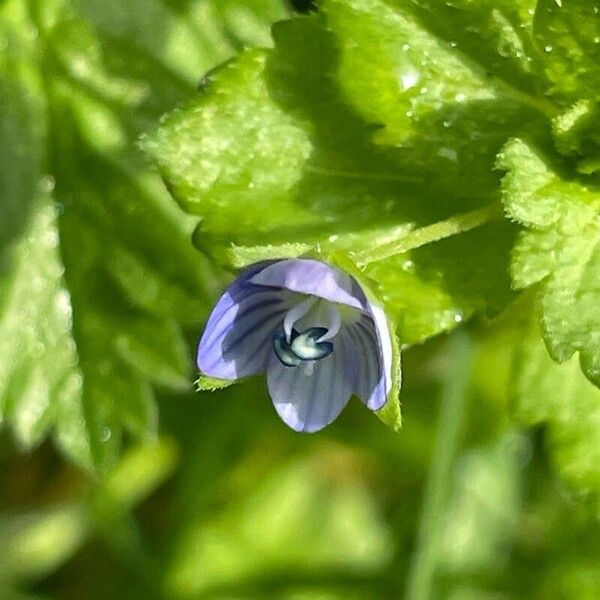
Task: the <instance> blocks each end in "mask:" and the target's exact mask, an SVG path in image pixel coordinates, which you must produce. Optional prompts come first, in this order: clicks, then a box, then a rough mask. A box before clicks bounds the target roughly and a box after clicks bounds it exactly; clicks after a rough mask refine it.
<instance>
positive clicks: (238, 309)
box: [198, 279, 292, 380]
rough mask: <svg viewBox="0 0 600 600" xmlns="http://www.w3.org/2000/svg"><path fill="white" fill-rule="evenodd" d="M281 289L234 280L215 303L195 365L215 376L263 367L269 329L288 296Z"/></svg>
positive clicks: (277, 320)
mask: <svg viewBox="0 0 600 600" xmlns="http://www.w3.org/2000/svg"><path fill="white" fill-rule="evenodd" d="M290 296H291V295H290V294H286V293H285V292H283V291H282V290H277V289H272V288H265V287H262V286H256V285H252V284H251V283H248V282H247V281H243V280H242V281H240V280H239V279H238V280H236V281H235V282H234V283H233V284H232V285H231V286H230V288H229V289H228V290H227V291H226V292H225V293H224V294H223V296H221V299H220V300H219V302H218V303H217V305H216V306H215V308H214V310H213V312H212V314H211V315H210V317H209V319H208V323H207V325H206V328H205V330H204V334H203V336H202V339H201V340H200V344H199V346H198V368H199V369H200V371H201V372H202V373H204V374H205V375H209V376H210V377H216V378H218V379H230V380H231V379H239V378H240V377H247V376H248V375H254V374H256V373H260V372H261V371H265V370H266V368H267V365H268V359H269V356H270V354H271V352H272V336H273V333H275V331H276V330H277V329H278V328H279V327H280V326H281V323H282V322H283V318H284V316H285V313H286V312H287V311H288V310H289V308H290V306H291V304H292V299H291V297H290Z"/></svg>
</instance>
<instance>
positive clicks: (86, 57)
mask: <svg viewBox="0 0 600 600" xmlns="http://www.w3.org/2000/svg"><path fill="white" fill-rule="evenodd" d="M159 4H160V3H155V4H154V6H155V7H156V6H158V5H159ZM4 8H5V7H3V9H4ZM129 8H130V7H122V10H123V11H124V12H125V13H126V12H127V10H128V9H129ZM163 8H164V7H163ZM115 10H117V12H118V10H119V9H115ZM6 11H7V12H6V14H8V15H18V16H19V19H22V20H23V23H20V25H19V28H17V31H19V32H22V31H29V29H27V28H32V27H34V25H35V27H37V30H36V31H38V32H39V35H36V36H35V37H27V41H28V43H27V44H23V46H24V47H26V48H27V50H28V52H29V54H23V53H22V55H19V60H21V61H22V62H23V65H25V66H23V67H22V70H23V72H24V73H26V74H28V76H27V77H25V76H21V75H22V74H21V71H19V70H18V69H20V68H21V66H22V65H21V63H20V62H18V61H13V62H10V63H9V62H8V61H7V64H9V65H10V66H11V69H10V70H9V71H8V73H9V80H8V81H9V83H10V85H12V86H13V87H12V88H10V89H11V90H13V91H11V94H13V92H14V97H12V98H11V102H12V101H14V102H16V103H17V104H18V106H17V105H15V107H16V108H18V107H20V108H19V110H20V111H21V112H22V113H23V115H24V114H26V113H27V111H28V110H29V100H28V99H27V100H25V99H24V98H25V96H26V94H31V93H32V90H33V91H35V92H36V93H39V92H40V90H42V91H43V93H44V94H45V98H43V101H40V102H39V105H40V106H44V105H45V107H46V108H47V111H48V112H47V114H46V115H43V114H42V117H40V118H42V119H47V120H49V121H50V124H51V126H50V128H49V137H48V138H47V139H43V133H44V126H43V123H39V124H38V122H37V120H36V119H38V116H37V115H36V116H31V115H30V116H29V117H27V118H25V117H23V115H21V114H20V113H18V112H16V111H12V110H7V111H4V112H3V119H4V120H3V122H2V124H1V125H2V127H3V128H4V130H5V131H6V132H8V134H10V135H8V138H9V139H12V137H14V135H17V134H18V135H19V136H20V140H18V143H15V144H14V147H13V148H12V150H11V152H13V154H14V157H13V158H15V157H17V158H18V159H19V163H18V166H19V168H14V166H13V167H12V171H11V172H9V171H8V170H7V171H6V176H7V177H8V176H10V177H12V178H13V180H15V181H16V178H18V177H20V178H21V181H22V183H23V185H22V190H25V191H26V193H25V191H20V192H19V194H18V195H19V198H18V200H19V203H20V206H19V207H18V208H19V211H21V212H20V213H19V214H22V215H23V218H25V217H26V216H27V210H26V207H27V204H28V203H31V204H32V206H34V207H35V211H34V213H33V214H32V215H31V217H30V218H29V223H28V229H27V232H26V234H25V236H24V237H23V239H22V240H21V241H20V242H19V243H18V244H17V246H16V248H15V252H14V268H13V269H11V270H10V271H7V274H6V276H5V277H3V278H2V279H0V332H1V334H2V335H1V336H0V338H1V339H0V355H1V356H2V359H3V360H2V365H1V366H0V419H1V422H2V423H4V424H5V425H8V426H9V427H10V428H11V429H12V431H13V433H14V435H15V436H16V438H17V440H18V442H19V443H20V445H21V446H22V447H23V448H28V449H29V448H32V447H34V446H35V445H37V444H39V443H40V442H41V441H42V440H43V438H44V437H45V436H46V435H47V434H53V435H54V437H55V439H56V441H57V444H58V445H59V447H60V448H61V449H62V450H63V451H64V452H65V454H67V456H68V457H69V458H70V459H71V460H73V461H74V462H75V463H77V464H78V465H80V466H82V467H84V468H89V469H101V470H105V469H106V468H108V467H109V466H110V465H111V464H112V463H114V461H115V460H116V456H117V453H118V450H119V447H120V442H121V439H122V437H123V436H124V435H127V436H131V437H134V438H138V439H146V438H148V437H153V436H154V435H155V434H156V428H157V408H156V405H155V401H154V390H153V387H154V386H155V385H159V386H167V387H168V388H171V389H175V390H183V389H186V388H188V387H191V384H192V379H191V369H190V366H191V360H190V359H191V352H190V351H189V349H188V347H187V345H186V344H185V342H184V337H183V333H182V325H184V324H187V325H190V324H192V325H194V326H197V325H198V324H199V323H200V322H201V321H202V319H203V318H204V317H205V315H206V312H207V310H208V308H209V298H211V297H212V294H214V292H215V291H216V289H217V286H218V285H219V278H218V277H216V276H215V275H214V273H213V270H212V269H211V268H210V267H209V266H208V263H207V261H206V260H205V259H204V258H203V257H202V256H201V255H199V254H198V253H197V252H196V251H195V250H194V249H193V248H192V247H191V244H190V243H189V236H190V235H191V232H192V230H193V223H192V222H190V220H189V219H188V218H186V217H185V216H183V215H182V214H181V213H180V212H179V211H178V210H177V208H176V207H175V206H173V203H172V202H171V200H170V198H169V197H168V195H167V194H166V192H165V190H164V188H163V187H162V185H161V183H160V180H159V178H157V177H156V175H155V174H153V173H152V172H151V170H150V169H149V168H148V165H147V164H146V163H145V161H144V160H143V157H142V156H141V153H139V152H138V151H137V150H136V148H135V146H134V144H135V140H136V138H137V136H138V135H139V134H140V132H141V130H142V129H143V128H144V127H147V126H148V124H149V123H151V122H154V121H155V120H156V119H158V117H159V115H160V114H161V113H162V112H164V110H165V109H166V108H167V107H171V106H173V104H174V103H176V102H177V101H179V100H180V99H181V98H182V97H183V96H184V95H185V94H187V93H190V91H191V90H192V89H193V87H192V85H190V84H188V83H187V82H185V81H184V80H183V79H182V76H181V73H177V72H176V67H175V66H174V63H173V62H169V60H167V58H168V57H166V55H164V54H160V53H159V54H156V55H153V54H152V53H150V52H148V48H146V47H144V46H143V45H136V44H135V43H133V42H134V40H129V39H127V35H125V34H123V31H125V30H122V31H121V34H123V35H121V34H119V33H118V31H116V30H113V31H111V32H108V31H107V30H106V29H105V28H104V26H105V25H106V23H105V22H103V23H99V22H95V25H96V26H97V27H98V29H97V30H95V29H94V28H93V27H90V25H89V23H87V22H86V21H84V20H83V19H81V17H80V15H79V14H78V13H77V12H76V11H75V9H74V8H73V5H71V3H68V2H64V1H63V0H51V1H50V2H46V3H37V4H36V6H35V8H34V9H32V10H31V12H26V11H21V10H20V9H18V8H15V6H14V5H13V4H12V3H10V4H8V5H7V6H6ZM159 12H160V11H159ZM171 14H172V17H173V21H172V22H171V24H172V25H173V28H174V29H176V30H181V28H180V25H181V27H182V28H183V29H185V27H187V25H185V26H183V25H182V23H183V20H185V19H187V17H185V18H184V17H183V16H182V15H180V14H179V13H178V12H177V11H173V12H172V13H171ZM4 16H5V13H2V12H0V27H4V25H5V23H4V21H3V19H4ZM113 17H114V14H113V15H112V16H111V17H110V19H109V21H110V23H111V24H112V25H114V26H117V29H118V27H121V26H123V25H124V22H121V23H120V25H118V24H117V23H116V20H115V19H113ZM11 18H12V17H11ZM30 18H34V19H35V22H34V23H33V22H31V21H30V20H29V19H30ZM178 19H180V20H179V21H178ZM100 20H101V19H100ZM187 22H188V21H186V23H187ZM132 26H133V25H132ZM178 28H180V29H178ZM2 31H3V30H2ZM98 32H100V33H98ZM171 33H172V32H171ZM24 39H25V38H24ZM146 39H147V38H146ZM171 41H173V40H171ZM173 43H174V44H175V45H176V46H177V47H178V48H179V50H181V48H182V46H181V39H179V41H177V42H173ZM167 46H168V44H167V43H166V42H165V46H164V47H162V48H163V49H166V50H165V51H166V52H167V54H168V51H170V50H173V48H172V47H168V48H167ZM9 49H11V52H12V46H9ZM155 49H156V50H157V51H158V50H159V49H160V48H159V45H157V46H156V47H155ZM177 51H178V50H177V48H176V49H175V52H177ZM231 51H232V49H231V47H229V50H228V51H227V52H229V53H231ZM215 52H217V55H218V56H222V57H226V56H227V55H228V54H227V52H225V51H223V54H219V52H220V50H219V49H218V48H215ZM163 59H164V60H163ZM202 60H204V58H203V59H202ZM3 65H4V62H3V61H0V66H3ZM169 69H172V70H169ZM0 71H1V69H0ZM41 74H43V76H42V75H41ZM0 75H3V73H0ZM17 75H18V76H17ZM199 75H200V73H199V74H198V76H199ZM0 79H2V78H1V77H0ZM13 80H14V81H13ZM17 81H18V82H19V85H22V86H23V89H24V90H25V92H23V94H17V93H16V92H15V90H16V89H17V87H16V85H17V84H14V82H17ZM21 81H22V82H23V83H22V84H21V83H20V82H21ZM13 84H14V85H13ZM38 84H39V88H38V87H36V86H37V85H38ZM42 84H43V85H42ZM42 88H43V89H42ZM1 91H2V90H1V89H0V93H1ZM35 100H36V102H37V97H36V98H35ZM3 101H4V99H3ZM35 108H36V109H37V104H36V105H35ZM28 119H29V121H28ZM26 126H27V127H37V133H36V136H35V138H34V137H32V136H31V135H29V132H28V130H27V129H26ZM11 128H12V129H11ZM17 128H20V129H19V131H18V132H17V133H14V132H15V131H17ZM24 143H29V144H30V146H31V147H30V148H28V154H27V156H28V157H29V158H30V161H29V163H28V162H27V161H26V160H25V157H24V155H23V152H22V146H21V144H24ZM46 143H47V146H48V148H50V149H51V151H50V152H49V153H48V155H47V156H46V158H45V164H46V167H45V168H46V169H47V170H48V172H49V173H51V174H52V176H51V177H47V178H44V179H42V185H41V186H39V190H40V191H39V192H38V182H39V179H40V176H39V169H40V167H39V165H38V164H37V163H39V162H40V158H39V157H40V156H41V155H42V154H43V152H42V150H43V146H42V144H46ZM36 144H37V146H36ZM12 162H14V160H13V161H12ZM30 167H31V168H30ZM27 169H29V170H27ZM32 169H33V170H32ZM0 177H4V173H3V172H2V171H1V168H0ZM6 183H7V186H6V187H7V189H13V188H14V189H16V187H15V186H12V187H11V185H8V182H6ZM34 192H35V194H36V195H37V197H32V194H33V193H34ZM50 196H52V197H50ZM15 197H16V196H15ZM16 232H17V229H15V234H14V235H16Z"/></svg>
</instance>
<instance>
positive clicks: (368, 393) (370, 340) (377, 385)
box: [345, 315, 391, 410]
mask: <svg viewBox="0 0 600 600" xmlns="http://www.w3.org/2000/svg"><path fill="white" fill-rule="evenodd" d="M381 333H382V335H384V334H386V333H387V335H388V336H389V331H388V330H387V322H386V330H385V331H383V332H381ZM345 335H346V336H347V337H348V338H349V339H350V342H351V347H352V350H353V358H352V363H353V364H354V365H355V378H354V381H353V384H354V385H353V392H354V393H355V394H356V395H357V396H358V397H359V398H360V399H361V400H362V401H363V403H364V404H366V405H367V407H368V408H370V409H371V410H378V409H380V408H381V407H382V406H383V405H384V404H385V402H386V399H387V394H388V392H389V389H390V387H391V356H390V376H387V375H386V363H385V357H384V350H383V344H382V341H381V339H380V336H379V332H378V331H377V326H376V323H375V321H374V319H373V318H372V317H368V316H366V315H363V316H362V317H361V318H360V320H359V321H357V322H356V323H354V324H352V325H349V326H348V327H346V329H345ZM388 385H389V387H388Z"/></svg>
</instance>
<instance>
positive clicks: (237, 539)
mask: <svg viewBox="0 0 600 600" xmlns="http://www.w3.org/2000/svg"><path fill="white" fill-rule="evenodd" d="M310 5H311V3H309V2H304V3H296V8H297V9H300V10H309V9H310V8H311V7H310ZM292 11H293V8H292V7H291V6H289V5H287V4H283V3H282V2H279V1H278V0H214V1H213V0H129V1H127V2H113V1H112V0H71V1H68V0H2V1H0V110H1V111H2V112H1V114H0V136H1V139H2V144H1V146H0V186H1V188H0V203H1V204H0V210H1V219H0V252H1V254H0V420H1V421H2V423H3V424H4V427H3V428H2V433H0V469H1V471H0V472H1V476H0V541H1V548H2V551H1V552H0V598H1V599H2V600H4V599H7V600H9V599H23V600H25V599H32V600H33V599H45V598H47V599H50V598H61V599H73V600H75V599H87V598H89V599H104V598H106V599H120V598H128V599H129V598H144V599H148V598H165V599H174V600H178V599H188V598H190V599H193V598H198V599H200V598H207V599H208V598H211V599H221V598H222V599H225V598H227V599H238V598H282V599H290V600H292V599H298V600H299V599H307V600H312V599H314V600H328V599H337V598H340V599H342V598H343V599H351V598H361V599H362V598H365V599H368V598H373V599H386V598H402V597H409V598H419V599H420V598H434V597H440V598H452V599H453V600H462V599H464V600H467V599H488V598H489V599H499V598H541V599H546V598H547V599H553V600H554V599H557V598H565V599H574V600H586V599H595V598H598V597H600V527H599V526H598V521H597V507H596V506H594V504H593V503H592V502H591V501H590V500H589V499H587V498H585V497H582V498H579V497H576V496H575V495H574V494H573V493H572V492H571V491H569V490H567V489H566V488H565V486H564V484H563V483H562V481H561V480H559V479H558V478H557V476H556V465H555V462H554V459H552V460H550V459H549V455H548V453H547V439H548V436H549V435H552V432H551V431H548V430H547V428H546V427H543V426H537V427H534V428H532V429H529V430H527V431H521V430H517V429H516V428H515V426H514V425H513V424H511V422H510V420H509V418H508V417H507V415H508V414H509V413H510V412H511V405H510V403H511V400H510V398H511V386H512V385H513V383H514V382H512V381H511V364H512V363H513V362H514V361H515V360H516V361H518V360H520V358H519V356H518V355H517V354H515V351H514V350H513V349H514V348H515V347H517V346H518V344H515V339H518V340H519V341H520V342H522V345H524V346H526V345H528V344H529V345H530V346H531V345H533V346H534V348H533V349H531V350H530V351H531V352H532V353H538V354H539V355H540V358H539V362H543V361H544V360H549V359H548V358H547V357H546V355H545V354H544V353H543V350H540V348H541V343H540V342H538V341H537V340H536V341H532V342H528V341H527V340H521V338H520V337H518V336H520V335H521V333H520V331H521V330H520V329H519V330H516V329H515V328H514V327H513V325H514V315H513V317H512V318H511V320H510V321H509V322H507V321H506V320H505V321H502V320H500V321H498V322H496V323H494V324H493V325H490V324H487V323H482V322H474V323H471V324H469V326H467V327H465V328H464V330H462V331H461V332H460V333H455V334H452V335H449V336H446V337H443V338H436V339H434V340H432V341H429V342H427V343H425V344H423V345H421V346H416V347H414V348H411V349H410V350H408V351H407V352H406V353H405V354H404V359H403V360H404V373H405V376H404V388H403V391H402V404H403V420H404V426H403V430H402V432H401V433H400V434H399V435H396V434H394V433H393V432H391V430H388V429H387V428H386V427H385V426H384V425H383V424H382V423H380V422H379V421H378V419H376V418H373V417H371V416H370V415H369V414H367V411H366V410H365V409H364V407H362V406H360V405H359V403H358V402H354V401H353V402H351V404H350V406H349V408H348V409H347V410H346V411H345V412H344V413H343V414H342V416H341V417H340V418H339V419H338V421H337V422H336V423H334V424H333V425H332V426H330V427H329V428H327V429H326V430H325V431H324V432H322V433H320V434H318V435H314V436H303V435H298V434H295V433H294V432H292V431H290V430H288V429H287V428H286V427H284V426H283V425H282V424H281V422H280V421H279V420H278V418H277V416H276V415H275V413H274V411H273V410H272V408H271V406H270V402H269V401H268V399H267V396H266V391H265V389H264V382H263V381H262V380H261V379H260V378H259V379H256V380H255V379H253V380H250V381H248V382H246V383H244V384H242V385H238V386H233V387H231V388H229V389H227V390H222V391H217V392H213V393H202V394H197V393H194V392H193V391H192V390H191V381H193V378H194V368H193V350H194V345H195V342H196V340H197V337H198V335H199V332H200V329H201V326H202V323H203V321H204V319H205V318H206V316H207V314H208V311H209V309H210V307H211V304H212V303H213V302H214V300H215V298H216V297H217V295H218V293H219V291H220V290H221V289H222V286H223V284H224V282H225V278H224V274H223V273H222V272H221V271H219V269H218V268H216V267H214V266H211V264H210V263H209V262H208V261H207V260H206V259H205V258H203V256H202V255H201V254H200V253H199V252H198V251H196V250H195V249H194V248H193V247H192V245H191V243H190V241H189V239H190V235H191V233H192V230H193V226H194V224H193V223H192V222H191V221H190V220H189V217H187V216H185V215H184V214H183V213H182V212H180V211H179V209H178V208H177V206H176V205H175V204H174V203H173V201H172V200H171V198H170V197H169V195H168V193H167V192H166V190H165V189H164V186H163V185H162V182H161V181H160V179H159V178H158V176H157V175H156V174H155V172H154V170H153V169H152V168H151V167H150V166H149V164H148V161H147V160H146V159H145V157H144V156H143V155H142V153H141V151H140V150H139V149H138V147H137V140H138V139H139V136H140V135H141V134H142V133H143V132H145V131H146V130H147V129H149V128H151V127H152V126H153V125H154V124H155V123H156V122H157V120H158V119H159V118H160V117H161V115H162V114H164V113H165V112H167V111H169V110H171V109H172V108H173V107H174V106H176V105H177V104H179V103H181V102H183V101H184V100H185V99H186V98H188V97H189V96H190V95H192V94H193V93H194V90H195V89H196V88H197V87H198V85H199V84H200V82H201V79H202V78H203V77H204V76H205V74H206V73H208V72H209V71H210V70H211V69H212V68H214V67H215V66H216V65H218V64H220V63H222V62H223V61H226V60H228V59H229V58H231V57H233V56H234V55H235V54H236V53H237V52H238V51H240V50H241V49H242V48H243V47H244V46H247V45H248V46H259V47H262V46H269V45H270V44H271V43H272V42H271V38H270V33H269V28H270V25H271V24H272V23H273V22H275V21H277V20H280V19H283V18H286V17H288V16H290V14H291V13H292ZM527 301H528V299H527V298H525V300H524V301H523V302H527ZM517 312H518V311H517ZM483 331H485V336H484V335H483V334H482V332H483ZM536 364H537V363H536ZM569 368H570V367H568V366H567V369H569ZM540 372H541V371H540ZM564 373H565V375H564V377H567V375H566V373H567V372H566V371H565V372H564ZM556 385H560V382H559V381H556V382H552V381H549V382H548V386H549V387H548V389H549V390H551V389H552V388H553V386H556ZM582 385H583V384H582ZM585 385H588V384H585ZM571 392H572V393H575V394H577V393H578V392H577V389H575V391H573V390H571ZM532 402H535V399H533V400H532ZM590 414H591V413H590ZM48 435H50V436H51V438H52V439H50V440H48V439H47V436H48ZM594 450H596V452H597V449H594V448H592V449H591V452H593V451H594ZM65 457H66V458H65Z"/></svg>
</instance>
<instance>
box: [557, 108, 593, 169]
mask: <svg viewBox="0 0 600 600" xmlns="http://www.w3.org/2000/svg"><path fill="white" fill-rule="evenodd" d="M552 130H553V133H554V141H555V145H556V148H557V150H558V151H559V152H560V153H562V154H564V155H565V156H569V157H573V158H575V160H577V161H578V164H577V170H578V171H579V172H580V173H582V174H585V175H590V174H592V173H596V172H597V171H598V170H600V107H599V105H598V103H596V102H593V101H591V100H589V99H586V100H580V101H579V102H576V103H575V104H574V105H573V106H571V107H569V108H568V109H567V110H566V111H564V112H563V113H561V114H560V115H558V116H557V117H556V118H555V119H554V121H553V123H552Z"/></svg>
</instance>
